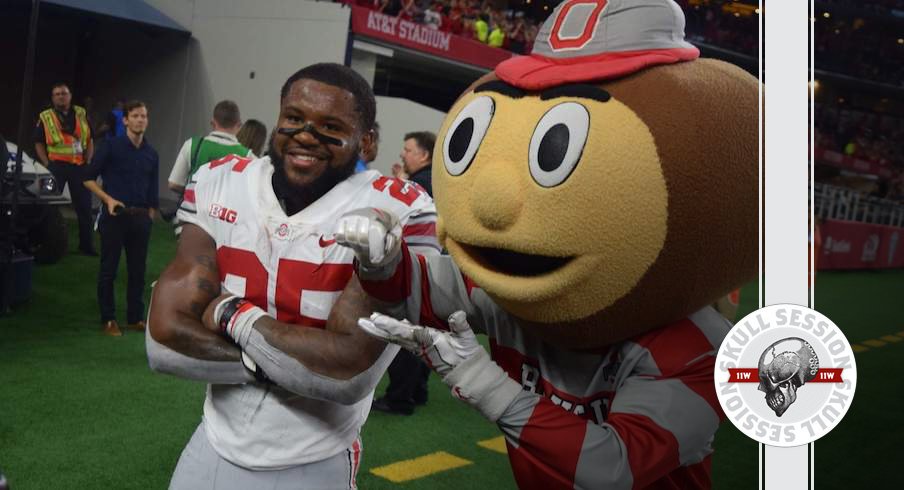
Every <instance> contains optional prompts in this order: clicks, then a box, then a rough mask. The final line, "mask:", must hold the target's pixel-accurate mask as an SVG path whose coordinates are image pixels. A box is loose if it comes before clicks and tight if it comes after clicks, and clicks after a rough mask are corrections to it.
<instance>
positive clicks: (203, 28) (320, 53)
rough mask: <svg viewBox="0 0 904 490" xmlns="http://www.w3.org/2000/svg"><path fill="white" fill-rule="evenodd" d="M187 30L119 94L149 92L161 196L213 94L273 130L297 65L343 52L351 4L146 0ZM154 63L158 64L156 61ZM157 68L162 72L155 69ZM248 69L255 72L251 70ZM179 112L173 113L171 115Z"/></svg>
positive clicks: (202, 124)
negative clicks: (184, 36)
mask: <svg viewBox="0 0 904 490" xmlns="http://www.w3.org/2000/svg"><path fill="white" fill-rule="evenodd" d="M147 2H148V3H149V4H151V5H152V6H154V7H155V8H157V9H158V10H160V11H161V12H163V13H165V14H167V15H168V16H169V17H171V18H172V19H173V20H175V21H177V22H179V23H180V24H181V25H183V26H184V27H185V28H186V29H188V30H189V31H191V33H192V37H191V39H190V40H189V41H188V42H183V43H182V46H181V47H180V48H179V49H177V50H175V51H169V52H166V53H161V54H160V55H159V56H158V58H159V59H158V60H156V62H154V60H150V61H151V62H150V63H149V65H148V67H147V68H145V69H143V70H141V73H140V74H139V76H137V77H136V79H135V80H134V82H133V83H132V84H131V86H130V87H128V88H124V90H129V89H131V90H129V91H128V92H123V93H136V94H137V93H149V94H153V95H149V96H147V97H145V98H146V99H147V101H148V103H149V104H150V105H151V110H152V114H153V113H157V114H158V115H157V116H156V117H154V119H153V120H152V124H151V128H150V130H149V131H148V137H149V138H150V139H152V140H153V141H154V142H155V145H156V146H157V148H158V151H159V152H160V159H161V172H160V189H161V197H171V196H172V194H171V193H170V192H168V191H166V177H167V176H168V175H169V170H170V168H171V167H172V163H173V161H174V160H175V157H176V154H177V153H178V151H179V148H180V146H181V144H182V142H183V141H184V140H185V139H186V138H188V137H189V136H192V135H195V134H202V133H206V132H207V131H209V129H210V126H209V121H210V114H211V112H212V111H213V106H214V104H216V102H217V101H219V100H222V99H233V100H235V101H236V102H237V103H238V104H239V107H240V108H241V111H242V117H243V119H250V118H254V119H259V120H261V121H262V122H263V123H264V124H266V125H267V128H268V129H272V128H273V125H274V123H275V122H276V117H277V115H278V113H279V88H280V87H281V86H282V84H283V82H285V80H286V78H287V77H288V76H289V75H291V74H292V73H293V72H294V71H295V70H297V69H298V68H301V67H303V66H306V65H309V64H311V63H317V62H325V61H329V62H336V63H342V62H343V61H344V59H345V52H346V45H347V42H348V22H349V10H348V9H347V8H343V7H342V5H341V4H337V3H330V2H311V1H300V0H256V1H255V2H247V1H241V0H147ZM158 67H159V68H158ZM158 69H160V70H162V71H164V73H165V74H166V75H155V72H156V71H157V70H158ZM252 73H253V76H252ZM176 113H178V114H176Z"/></svg>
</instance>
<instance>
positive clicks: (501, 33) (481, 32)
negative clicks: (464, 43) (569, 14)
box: [355, 0, 542, 54]
mask: <svg viewBox="0 0 904 490" xmlns="http://www.w3.org/2000/svg"><path fill="white" fill-rule="evenodd" d="M355 3H356V4H357V5H359V6H362V7H367V8H370V9H373V10H376V11H378V12H381V13H383V14H386V15H392V16H397V17H400V18H402V19H405V20H410V21H412V22H417V23H421V24H425V25H427V26H429V27H432V28H434V29H438V30H440V31H444V32H450V33H452V34H456V35H459V36H464V37H468V38H471V39H475V40H477V41H480V42H482V43H484V44H487V45H488V46H492V47H495V48H502V49H507V50H509V51H512V52H514V53H518V54H528V53H530V49H531V47H532V46H533V44H534V39H535V38H536V37H537V31H538V30H539V28H540V24H541V23H542V20H537V19H533V18H531V17H530V16H528V15H525V12H523V11H515V10H501V9H498V8H495V7H493V6H492V5H490V3H489V2H487V1H486V0H483V1H481V0H356V1H355Z"/></svg>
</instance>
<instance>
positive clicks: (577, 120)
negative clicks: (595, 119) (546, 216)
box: [528, 102, 590, 187]
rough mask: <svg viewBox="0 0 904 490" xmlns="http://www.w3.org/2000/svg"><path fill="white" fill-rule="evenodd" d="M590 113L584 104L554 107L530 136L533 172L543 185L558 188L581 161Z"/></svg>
mask: <svg viewBox="0 0 904 490" xmlns="http://www.w3.org/2000/svg"><path fill="white" fill-rule="evenodd" d="M589 129H590V113H588V112H587V109H586V108H584V106H582V105H581V104H578V103H576V102H564V103H562V104H559V105H557V106H555V107H553V108H552V109H550V110H549V111H548V112H547V113H546V114H544V115H543V118H542V119H540V122H539V124H537V129H535V130H534V135H533V136H531V139H530V149H529V152H528V160H529V162H530V174H531V176H532V177H533V178H534V180H535V181H537V183H538V184H540V185H541V186H543V187H555V186H557V185H559V184H561V183H562V182H565V179H567V178H568V176H569V175H571V172H572V171H573V170H574V168H575V167H576V166H577V164H578V162H579V161H580V160H581V153H583V151H584V144H585V143H587V131H588V130H589Z"/></svg>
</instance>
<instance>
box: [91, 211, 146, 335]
mask: <svg viewBox="0 0 904 490" xmlns="http://www.w3.org/2000/svg"><path fill="white" fill-rule="evenodd" d="M98 231H100V273H98V275H97V303H98V304H99V305H100V320H101V322H102V323H103V322H107V321H110V320H115V319H116V302H115V299H114V296H113V282H114V281H115V280H116V271H117V269H118V268H119V256H120V254H121V253H122V250H123V249H125V251H126V271H127V272H128V289H127V291H126V319H127V321H128V323H136V322H138V321H139V320H144V271H145V265H146V262H147V257H148V241H149V240H150V238H151V218H150V216H148V215H147V213H142V214H133V215H124V216H110V215H108V214H106V213H103V214H102V215H101V217H100V223H99V224H98Z"/></svg>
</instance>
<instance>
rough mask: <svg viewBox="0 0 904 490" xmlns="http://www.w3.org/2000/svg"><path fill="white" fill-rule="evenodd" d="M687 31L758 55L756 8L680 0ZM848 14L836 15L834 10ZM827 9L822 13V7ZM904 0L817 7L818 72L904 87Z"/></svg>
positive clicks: (838, 0)
mask: <svg viewBox="0 0 904 490" xmlns="http://www.w3.org/2000/svg"><path fill="white" fill-rule="evenodd" d="M677 2H678V4H679V5H681V8H682V9H683V10H684V12H685V15H686V18H687V24H686V28H685V31H686V33H687V37H688V39H689V40H691V41H692V42H694V41H696V42H703V43H707V44H711V45H713V46H717V47H720V48H724V49H729V50H731V51H736V52H738V53H742V54H746V55H749V56H752V57H756V56H757V50H758V42H759V37H758V36H759V18H758V17H759V14H758V10H757V9H756V8H755V6H754V5H752V3H753V2H751V5H745V4H743V3H737V2H731V1H722V0H712V1H710V0H677ZM836 6H837V7H839V8H840V7H842V6H843V7H845V11H844V13H843V14H840V13H836V14H834V15H833V14H832V10H833V8H834V7H836ZM820 7H822V8H820ZM902 26H904V0H873V1H856V2H854V1H853V0H835V1H825V2H822V1H821V2H817V5H816V19H815V22H814V27H815V31H814V36H815V44H816V45H815V51H816V61H815V63H816V69H817V70H823V71H829V72H835V73H840V74H843V75H848V76H851V77H855V78H861V79H864V80H869V81H873V82H880V83H887V84H893V85H898V86H904V29H902Z"/></svg>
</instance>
